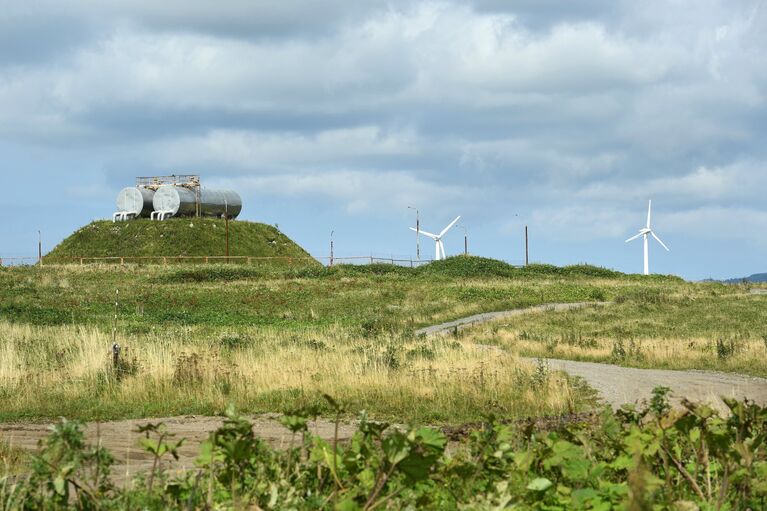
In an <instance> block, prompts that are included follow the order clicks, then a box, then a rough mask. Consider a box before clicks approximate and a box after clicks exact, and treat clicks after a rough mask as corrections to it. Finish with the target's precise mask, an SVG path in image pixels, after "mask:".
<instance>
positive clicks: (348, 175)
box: [213, 170, 482, 214]
mask: <svg viewBox="0 0 767 511" xmlns="http://www.w3.org/2000/svg"><path fill="white" fill-rule="evenodd" d="M213 184H219V185H228V186H235V187H236V188H238V189H242V190H245V191H251V192H256V193H259V194H268V195H274V196H277V197H288V198H313V199H317V198H324V199H328V200H331V201H335V204H336V205H340V206H342V207H343V208H344V209H345V210H346V211H347V212H348V213H350V214H358V213H373V214H380V213H388V212H393V211H401V210H403V209H405V208H407V207H408V206H409V205H412V204H419V205H421V207H424V208H425V207H431V208H437V209H439V210H442V209H445V208H453V209H454V208H455V207H456V204H460V203H461V201H473V200H476V199H477V198H478V197H479V196H481V195H482V193H481V190H478V189H475V188H470V187H465V186H455V185H446V184H439V183H433V182H428V181H425V180H422V179H420V178H418V177H417V176H415V175H414V174H413V173H411V172H406V171H380V172H359V171H354V170H337V171H330V172H323V173H290V174H289V173H285V174H273V175H265V176H253V177H241V178H234V179H228V180H220V181H218V182H217V183H213ZM451 210H452V209H451Z"/></svg>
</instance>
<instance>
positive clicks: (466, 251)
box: [461, 225, 469, 256]
mask: <svg viewBox="0 0 767 511" xmlns="http://www.w3.org/2000/svg"><path fill="white" fill-rule="evenodd" d="M461 227H463V255H465V256H467V255H469V232H468V231H467V230H466V226H465V225H462V226H461Z"/></svg>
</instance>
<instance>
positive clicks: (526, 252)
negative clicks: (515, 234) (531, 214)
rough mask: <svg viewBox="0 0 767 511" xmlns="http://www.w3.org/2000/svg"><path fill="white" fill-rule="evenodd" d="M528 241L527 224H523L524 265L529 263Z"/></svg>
mask: <svg viewBox="0 0 767 511" xmlns="http://www.w3.org/2000/svg"><path fill="white" fill-rule="evenodd" d="M529 246H530V245H529V242H528V238H527V226H525V266H527V265H528V264H530V251H529Z"/></svg>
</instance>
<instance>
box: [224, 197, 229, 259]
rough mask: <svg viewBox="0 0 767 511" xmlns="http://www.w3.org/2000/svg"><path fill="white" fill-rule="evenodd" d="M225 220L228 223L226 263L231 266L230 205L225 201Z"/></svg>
mask: <svg viewBox="0 0 767 511" xmlns="http://www.w3.org/2000/svg"><path fill="white" fill-rule="evenodd" d="M224 219H225V222H226V263H227V264H229V204H228V203H227V201H226V199H224Z"/></svg>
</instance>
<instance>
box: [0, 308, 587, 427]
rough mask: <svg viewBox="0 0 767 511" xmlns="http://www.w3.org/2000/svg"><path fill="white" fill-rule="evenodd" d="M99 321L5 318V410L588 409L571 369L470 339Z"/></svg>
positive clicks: (437, 418)
mask: <svg viewBox="0 0 767 511" xmlns="http://www.w3.org/2000/svg"><path fill="white" fill-rule="evenodd" d="M118 341H119V342H120V344H121V346H122V362H121V364H120V366H119V367H118V368H117V370H116V369H115V368H114V367H113V366H112V360H111V333H110V332H105V331H102V330H99V329H97V328H92V327H82V326H64V327H32V326H26V325H12V324H8V323H0V353H2V354H3V355H4V356H3V357H2V358H0V395H2V397H3V400H2V405H0V415H2V416H3V417H4V418H5V419H10V418H20V417H26V418H34V417H55V416H58V415H66V416H68V417H79V418H83V419H105V418H117V417H128V416H131V417H136V416H152V415H155V416H158V415H160V416H162V415H177V414H189V413H192V414H209V413H216V412H220V411H222V410H223V409H225V408H226V406H227V405H228V404H229V403H234V404H235V405H236V406H238V407H239V408H240V409H241V410H243V411H248V412H280V411H284V410H289V409H291V408H295V407H297V406H302V405H310V404H316V405H318V406H322V404H323V402H324V401H323V399H322V398H321V394H322V393H327V394H330V395H332V396H334V397H335V398H336V399H337V400H340V401H341V402H343V403H346V406H347V408H348V410H349V411H350V413H351V412H356V411H359V410H361V409H366V410H368V411H369V412H370V413H371V414H372V415H373V416H377V417H380V418H384V419H394V420H398V421H418V422H425V421H431V422H461V421H468V420H477V419H479V418H481V417H482V416H483V415H484V414H487V413H495V414H496V415H499V416H507V417H512V416H524V415H549V414H561V413H567V412H572V411H575V410H577V409H580V408H581V407H582V405H583V403H584V399H585V397H584V395H583V394H582V392H581V391H579V390H576V389H574V388H573V387H572V386H571V385H570V383H569V381H568V380H567V378H566V377H565V376H564V375H562V374H558V373H550V372H548V371H545V370H541V369H540V368H537V367H536V366H535V365H533V364H529V363H526V362H522V361H520V360H519V359H518V358H517V357H516V356H514V355H510V354H508V353H504V352H501V351H498V350H488V349H486V348H484V347H482V346H477V345H475V344H474V343H472V342H462V343H461V342H457V341H455V340H452V339H435V340H424V339H416V338H402V337H398V336H395V335H391V334H388V335H377V336H375V337H371V338H364V337H355V336H354V335H352V334H351V333H349V330H348V329H343V328H340V327H328V328H325V329H322V330H320V331H312V332H308V331H307V332H305V333H301V332H295V331H285V330H282V329H279V328H241V329H236V330H232V329H220V330H219V329H215V330H211V329H208V328H204V329H196V328H189V327H183V328H171V329H167V330H163V331H161V332H155V333H149V334H141V335H135V336H129V337H123V336H120V338H119V339H118Z"/></svg>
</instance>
